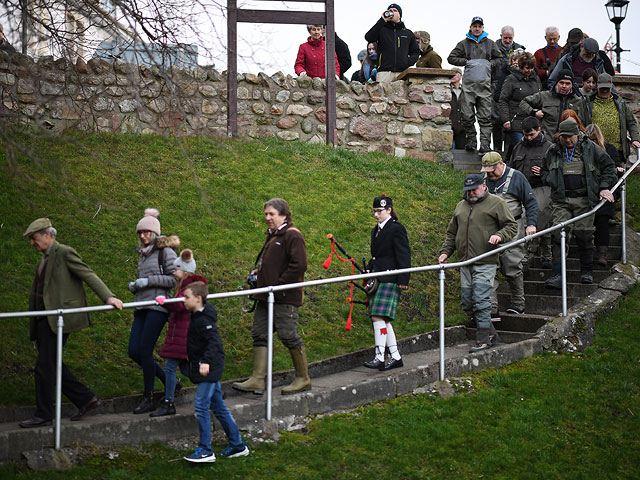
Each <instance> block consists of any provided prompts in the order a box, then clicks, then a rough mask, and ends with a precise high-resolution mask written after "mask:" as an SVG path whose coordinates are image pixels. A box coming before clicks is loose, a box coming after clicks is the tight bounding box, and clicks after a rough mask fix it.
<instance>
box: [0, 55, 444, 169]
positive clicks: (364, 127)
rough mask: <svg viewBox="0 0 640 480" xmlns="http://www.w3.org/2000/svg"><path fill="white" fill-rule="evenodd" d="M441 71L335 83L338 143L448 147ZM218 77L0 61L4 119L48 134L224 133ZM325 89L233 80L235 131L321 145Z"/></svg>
mask: <svg viewBox="0 0 640 480" xmlns="http://www.w3.org/2000/svg"><path fill="white" fill-rule="evenodd" d="M449 76H450V72H449V71H438V72H437V73H434V74H432V75H430V76H427V77H420V78H416V79H413V80H411V81H409V82H406V81H397V82H393V83H391V84H384V85H383V84H379V83H369V84H366V85H362V84H359V83H352V84H349V85H347V84H345V83H343V82H341V81H338V82H337V87H336V104H337V108H336V111H337V115H336V116H337V118H336V125H337V130H338V142H339V144H340V145H342V146H343V147H345V148H348V149H352V150H358V151H381V152H384V153H387V154H395V155H399V156H402V155H405V154H406V155H413V156H418V157H423V158H425V159H433V156H434V154H435V153H437V152H439V151H445V150H449V148H450V146H451V142H452V134H451V129H450V123H449V118H448V116H449V112H450V110H451V107H450V105H449V101H450V99H451V94H450V91H449V88H448V83H449V81H448V78H449ZM226 89H227V87H226V74H224V73H223V74H221V73H219V72H217V71H215V70H213V69H195V70H179V69H177V68H170V69H169V70H168V71H162V70H160V69H158V68H156V67H151V68H150V67H145V66H141V67H138V66H136V65H132V64H125V63H119V62H115V63H113V64H111V63H108V62H105V61H101V60H91V61H89V62H88V63H84V62H82V61H79V63H77V64H76V65H72V64H70V63H69V62H67V61H65V60H57V61H53V59H52V58H50V57H44V58H41V59H40V60H39V61H38V62H37V63H35V62H34V61H33V60H32V59H31V58H29V57H26V56H22V55H14V56H12V57H7V56H6V55H4V54H0V94H1V98H2V103H1V104H0V108H2V116H3V117H5V118H6V116H7V115H9V116H15V117H17V118H20V119H21V120H23V121H27V122H31V123H35V124H38V125H43V126H45V127H46V128H49V129H52V130H54V131H63V130H65V129H69V128H76V129H81V130H89V131H110V132H138V133H159V134H163V135H194V134H198V135H226V134H227V130H226V121H227V119H226V114H227V113H226V112H227V107H226V97H227V92H226ZM325 118H326V109H325V82H324V81H323V80H320V79H317V78H316V79H310V78H292V77H291V76H285V75H283V74H282V73H276V74H274V75H272V76H268V75H266V74H264V73H259V74H258V75H254V74H242V75H239V76H238V133H239V135H246V136H250V137H256V138H257V137H275V138H279V139H281V140H285V141H294V140H298V141H302V142H311V143H324V141H325V138H326V135H325Z"/></svg>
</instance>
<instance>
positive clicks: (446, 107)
mask: <svg viewBox="0 0 640 480" xmlns="http://www.w3.org/2000/svg"><path fill="white" fill-rule="evenodd" d="M440 109H441V111H442V112H441V114H442V116H443V117H446V118H449V116H450V115H451V104H449V103H443V104H442V105H440Z"/></svg>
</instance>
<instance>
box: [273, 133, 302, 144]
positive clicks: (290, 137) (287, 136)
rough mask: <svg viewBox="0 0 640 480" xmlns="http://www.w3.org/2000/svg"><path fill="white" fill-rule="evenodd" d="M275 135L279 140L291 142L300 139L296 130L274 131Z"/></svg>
mask: <svg viewBox="0 0 640 480" xmlns="http://www.w3.org/2000/svg"><path fill="white" fill-rule="evenodd" d="M276 136H277V137H278V138H279V139H280V140H285V141H287V142H293V141H295V140H299V139H300V134H299V133H298V132H278V133H276Z"/></svg>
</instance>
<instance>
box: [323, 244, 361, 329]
mask: <svg viewBox="0 0 640 480" xmlns="http://www.w3.org/2000/svg"><path fill="white" fill-rule="evenodd" d="M327 238H328V239H329V241H330V242H331V253H330V254H329V256H328V257H327V259H326V260H325V261H324V263H323V264H322V267H323V268H325V269H327V268H329V267H330V266H331V259H332V258H333V255H334V254H335V256H336V257H337V258H338V260H340V261H341V262H349V263H351V275H354V274H355V272H356V268H358V270H360V268H359V267H358V266H357V264H356V261H355V259H353V258H351V256H349V254H348V253H347V252H345V250H344V248H342V247H341V246H340V244H338V248H339V249H340V251H341V252H342V253H344V254H345V255H346V256H347V258H342V257H341V256H340V255H339V254H338V252H336V243H337V242H336V239H335V238H333V235H332V234H331V233H328V234H327ZM349 283H351V291H350V292H349V298H347V302H349V303H350V304H351V307H350V308H349V317H348V318H347V323H346V325H345V326H344V329H345V330H351V317H352V315H353V285H354V283H353V280H352V281H351V282H349Z"/></svg>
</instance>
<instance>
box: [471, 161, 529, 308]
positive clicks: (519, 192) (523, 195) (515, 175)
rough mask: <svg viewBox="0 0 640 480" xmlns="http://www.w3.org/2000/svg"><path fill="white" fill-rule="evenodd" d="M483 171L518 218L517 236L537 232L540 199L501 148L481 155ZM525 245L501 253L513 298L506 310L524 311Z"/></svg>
mask: <svg viewBox="0 0 640 480" xmlns="http://www.w3.org/2000/svg"><path fill="white" fill-rule="evenodd" d="M480 172H481V173H485V174H486V176H487V178H486V183H487V189H488V190H489V193H492V194H494V195H497V196H499V197H501V198H502V199H503V200H504V201H505V202H507V205H508V206H509V210H510V211H511V214H512V215H513V218H515V220H516V221H517V222H518V234H517V236H516V237H515V240H517V239H520V238H522V237H524V236H525V235H533V234H534V233H536V222H537V219H538V202H537V201H536V197H535V195H534V194H533V189H532V188H531V185H529V182H528V181H527V179H526V177H525V176H524V175H523V174H522V172H519V171H518V170H515V169H513V168H510V167H507V166H506V165H505V163H504V162H503V161H502V156H500V154H499V153H498V152H489V153H486V154H485V155H484V156H483V157H482V169H481V170H480ZM523 259H524V245H523V244H521V245H518V246H515V247H513V248H510V249H509V250H505V251H504V252H501V253H500V263H499V265H500V271H501V272H502V274H503V275H504V276H505V278H506V279H507V282H508V283H509V289H510V290H511V302H510V304H509V305H508V306H507V309H506V310H507V313H514V314H518V315H521V314H523V313H524V306H525V305H524V277H523V273H522V268H523V267H522V263H523ZM499 285H500V284H499V282H498V277H497V275H496V278H495V280H494V282H493V292H492V294H491V313H492V314H493V315H492V316H493V318H494V320H495V319H497V318H498V317H497V315H496V314H497V313H498V286H499Z"/></svg>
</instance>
